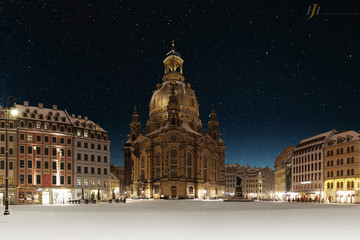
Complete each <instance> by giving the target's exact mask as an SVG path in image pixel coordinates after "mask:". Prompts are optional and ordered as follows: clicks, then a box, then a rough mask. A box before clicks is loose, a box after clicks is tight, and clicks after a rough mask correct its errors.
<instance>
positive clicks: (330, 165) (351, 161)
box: [327, 157, 355, 167]
mask: <svg viewBox="0 0 360 240" xmlns="http://www.w3.org/2000/svg"><path fill="white" fill-rule="evenodd" d="M346 163H347V164H352V163H355V158H354V157H351V158H349V157H348V158H347V159H346ZM343 164H344V159H336V165H343ZM327 166H328V167H332V166H334V161H333V160H331V161H327Z"/></svg>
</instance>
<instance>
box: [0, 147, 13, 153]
mask: <svg viewBox="0 0 360 240" xmlns="http://www.w3.org/2000/svg"><path fill="white" fill-rule="evenodd" d="M8 149H9V155H14V149H13V148H8ZM0 155H5V147H1V148H0Z"/></svg>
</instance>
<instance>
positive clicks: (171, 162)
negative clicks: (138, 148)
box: [141, 150, 207, 168]
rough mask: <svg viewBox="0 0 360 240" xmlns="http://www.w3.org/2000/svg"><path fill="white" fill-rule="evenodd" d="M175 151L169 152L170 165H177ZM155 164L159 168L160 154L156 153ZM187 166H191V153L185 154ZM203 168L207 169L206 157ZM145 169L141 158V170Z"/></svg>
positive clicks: (143, 159) (205, 157) (143, 158)
mask: <svg viewBox="0 0 360 240" xmlns="http://www.w3.org/2000/svg"><path fill="white" fill-rule="evenodd" d="M177 155H178V154H177V151H176V150H171V151H170V164H177ZM155 159H156V161H155V163H156V166H160V163H161V154H160V153H157V154H156V156H155ZM186 162H187V165H188V166H192V156H191V153H188V154H187V161H186ZM203 166H204V168H207V156H206V155H205V156H204V157H203ZM144 167H145V157H144V156H142V157H141V168H144Z"/></svg>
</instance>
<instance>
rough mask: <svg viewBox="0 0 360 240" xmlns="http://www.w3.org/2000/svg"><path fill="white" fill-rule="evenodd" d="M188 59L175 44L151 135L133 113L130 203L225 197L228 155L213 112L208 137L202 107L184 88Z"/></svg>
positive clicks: (127, 154)
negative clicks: (176, 48)
mask: <svg viewBox="0 0 360 240" xmlns="http://www.w3.org/2000/svg"><path fill="white" fill-rule="evenodd" d="M183 62H184V61H183V59H182V58H181V55H180V53H179V52H177V51H176V50H175V48H174V43H173V44H172V50H171V51H170V52H169V53H168V54H167V55H166V58H165V60H164V61H163V63H164V76H163V78H162V84H157V85H156V89H155V91H154V92H153V95H152V97H151V100H150V105H149V119H148V120H147V123H146V131H144V132H142V131H141V124H140V122H139V115H138V114H137V112H136V107H135V108H134V113H133V115H132V120H131V123H130V134H129V135H128V140H127V142H126V143H125V146H124V148H123V151H124V160H125V184H126V192H125V194H126V196H127V197H130V198H155V199H159V198H166V199H167V198H169V199H185V198H206V199H215V198H222V197H224V191H225V179H224V169H225V150H226V147H225V145H224V142H223V141H222V140H221V134H220V133H219V122H218V121H217V117H216V113H215V110H214V107H212V111H211V113H210V115H209V122H208V131H206V130H203V127H202V122H201V120H200V118H199V103H198V101H197V99H196V96H195V91H194V90H192V89H191V85H190V83H186V82H185V78H184V75H183Z"/></svg>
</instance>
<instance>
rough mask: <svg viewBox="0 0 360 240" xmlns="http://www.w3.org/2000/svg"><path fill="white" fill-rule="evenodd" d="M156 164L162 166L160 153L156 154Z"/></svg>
mask: <svg viewBox="0 0 360 240" xmlns="http://www.w3.org/2000/svg"><path fill="white" fill-rule="evenodd" d="M156 166H160V153H157V154H156Z"/></svg>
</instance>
